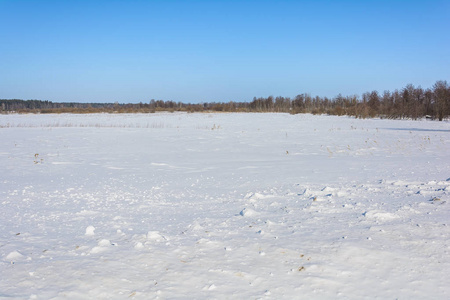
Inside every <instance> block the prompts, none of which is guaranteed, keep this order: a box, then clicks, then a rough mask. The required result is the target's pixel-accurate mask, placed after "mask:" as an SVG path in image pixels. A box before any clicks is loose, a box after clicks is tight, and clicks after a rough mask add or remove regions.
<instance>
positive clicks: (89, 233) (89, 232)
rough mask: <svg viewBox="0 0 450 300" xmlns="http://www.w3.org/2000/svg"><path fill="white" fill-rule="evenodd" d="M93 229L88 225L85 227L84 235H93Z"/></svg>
mask: <svg viewBox="0 0 450 300" xmlns="http://www.w3.org/2000/svg"><path fill="white" fill-rule="evenodd" d="M94 231H95V227H94V226H92V225H90V226H88V227H86V235H94Z"/></svg>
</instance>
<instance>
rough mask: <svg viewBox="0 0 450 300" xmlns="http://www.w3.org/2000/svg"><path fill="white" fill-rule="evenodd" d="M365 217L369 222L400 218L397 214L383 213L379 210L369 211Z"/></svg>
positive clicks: (364, 214)
mask: <svg viewBox="0 0 450 300" xmlns="http://www.w3.org/2000/svg"><path fill="white" fill-rule="evenodd" d="M363 216H365V217H366V218H367V219H369V220H375V221H391V220H395V219H398V218H400V217H399V216H398V215H396V214H392V213H388V212H383V211H379V210H369V211H366V212H365V213H363Z"/></svg>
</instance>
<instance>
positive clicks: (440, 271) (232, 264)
mask: <svg viewBox="0 0 450 300" xmlns="http://www.w3.org/2000/svg"><path fill="white" fill-rule="evenodd" d="M0 139H1V141H2V142H1V143H0V159H1V161H2V165H1V167H0V170H1V172H0V228H2V230H1V231H0V298H2V299H3V298H8V299H125V298H127V299H186V298H190V299H235V298H238V299H374V298H376V299H396V298H398V299H445V298H447V297H448V295H450V285H449V284H448V282H447V280H446V278H447V277H448V274H449V273H448V272H449V270H450V255H449V254H450V253H449V252H450V227H449V220H450V219H449V216H450V204H449V191H450V188H449V186H450V124H449V123H448V122H430V121H425V120H423V121H407V120H380V119H367V120H358V119H353V118H347V117H331V116H312V115H288V114H185V113H172V114H170V113H156V114H139V115H109V114H95V115H70V114H62V115H0Z"/></svg>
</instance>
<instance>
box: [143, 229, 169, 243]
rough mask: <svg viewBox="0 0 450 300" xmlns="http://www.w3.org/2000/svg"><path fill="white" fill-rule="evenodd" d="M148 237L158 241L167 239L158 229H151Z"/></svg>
mask: <svg viewBox="0 0 450 300" xmlns="http://www.w3.org/2000/svg"><path fill="white" fill-rule="evenodd" d="M147 239H148V240H150V241H156V242H162V241H165V240H167V239H166V238H165V237H164V236H162V235H161V234H160V233H159V232H158V231H149V232H148V233H147Z"/></svg>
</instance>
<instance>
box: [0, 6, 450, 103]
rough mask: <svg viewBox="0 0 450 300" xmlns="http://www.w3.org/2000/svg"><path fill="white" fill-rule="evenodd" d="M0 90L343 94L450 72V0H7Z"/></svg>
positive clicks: (53, 97)
mask: <svg viewBox="0 0 450 300" xmlns="http://www.w3.org/2000/svg"><path fill="white" fill-rule="evenodd" d="M0 22H1V26H0V98H2V99H11V98H16V99H41V100H50V101H55V102H65V101H77V102H115V101H119V102H121V103H122V102H140V101H142V102H148V101H149V100H150V99H152V98H153V99H163V100H173V101H181V102H192V103H196V102H205V101H208V102H213V101H251V100H252V98H253V97H254V96H256V97H260V96H264V97H267V96H269V95H273V96H286V97H294V96H295V95H297V94H301V93H310V94H311V95H313V96H315V95H319V96H327V97H334V96H336V95H337V94H339V93H341V94H343V95H353V94H357V95H360V94H362V93H363V92H366V91H372V90H378V91H380V92H382V91H383V90H391V91H392V90H394V89H397V88H398V89H401V88H403V87H404V86H405V85H406V84H409V83H411V84H413V85H415V86H418V85H421V86H422V87H424V88H427V87H431V86H432V85H433V84H434V83H435V82H436V81H437V80H447V81H450V71H449V70H450V38H449V36H450V32H449V31H450V30H449V29H450V1H395V0H391V1H382V0H380V1H370V0H369V1H362V0H361V1H264V0H262V1H245V0H241V1H171V0H167V1H133V0H131V1H21V0H11V1H3V0H0Z"/></svg>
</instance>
